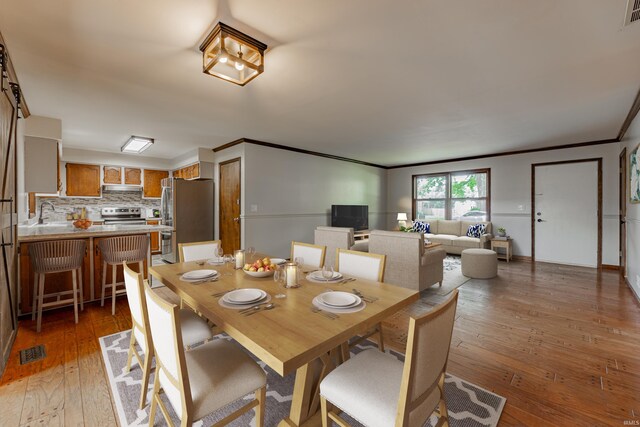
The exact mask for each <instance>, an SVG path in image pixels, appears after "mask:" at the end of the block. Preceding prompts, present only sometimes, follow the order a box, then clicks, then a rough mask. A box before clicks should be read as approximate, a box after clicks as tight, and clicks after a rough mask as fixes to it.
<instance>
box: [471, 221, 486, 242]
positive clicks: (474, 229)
mask: <svg viewBox="0 0 640 427" xmlns="http://www.w3.org/2000/svg"><path fill="white" fill-rule="evenodd" d="M486 228H487V226H486V225H484V224H473V225H470V226H469V227H468V228H467V237H477V238H478V239H479V238H480V236H482V235H483V234H484V232H485V230H486Z"/></svg>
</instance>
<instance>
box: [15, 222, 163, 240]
mask: <svg viewBox="0 0 640 427" xmlns="http://www.w3.org/2000/svg"><path fill="white" fill-rule="evenodd" d="M171 230H173V227H170V226H167V225H143V224H129V225H125V224H118V225H93V226H91V227H89V229H87V230H82V229H78V228H75V227H74V226H73V225H71V224H68V225H65V224H42V225H31V226H22V225H21V226H19V227H18V242H37V241H42V240H58V239H87V238H89V237H105V236H122V235H127V234H146V233H152V232H155V231H171Z"/></svg>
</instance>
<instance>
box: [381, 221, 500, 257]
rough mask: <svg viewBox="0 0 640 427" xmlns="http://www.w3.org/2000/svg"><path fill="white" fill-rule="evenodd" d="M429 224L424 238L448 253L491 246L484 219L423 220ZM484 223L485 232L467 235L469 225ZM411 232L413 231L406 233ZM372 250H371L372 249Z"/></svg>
mask: <svg viewBox="0 0 640 427" xmlns="http://www.w3.org/2000/svg"><path fill="white" fill-rule="evenodd" d="M424 222H428V223H429V224H430V228H431V229H430V233H428V234H425V238H426V239H428V240H429V241H431V242H433V243H440V244H442V248H443V249H444V250H445V251H447V253H450V254H461V253H462V251H463V250H465V249H469V248H475V249H487V248H489V247H490V246H491V239H492V238H493V235H492V234H491V223H490V222H486V221H453V220H442V219H440V220H430V221H427V220H425V221H424ZM475 224H486V225H487V229H486V230H485V234H483V235H482V236H480V238H477V237H467V230H468V229H469V226H470V225H475ZM407 234H413V233H407ZM372 252H373V251H372Z"/></svg>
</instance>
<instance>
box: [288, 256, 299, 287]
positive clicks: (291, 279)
mask: <svg viewBox="0 0 640 427" xmlns="http://www.w3.org/2000/svg"><path fill="white" fill-rule="evenodd" d="M284 271H285V275H286V277H287V279H286V280H287V281H286V285H285V286H286V287H287V288H297V287H298V286H300V285H299V284H298V264H297V263H295V262H288V263H286V264H285V265H284Z"/></svg>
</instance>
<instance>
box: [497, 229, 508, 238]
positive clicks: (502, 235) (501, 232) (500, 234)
mask: <svg viewBox="0 0 640 427" xmlns="http://www.w3.org/2000/svg"><path fill="white" fill-rule="evenodd" d="M506 235H507V229H506V228H504V227H498V236H500V237H505V236H506Z"/></svg>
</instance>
